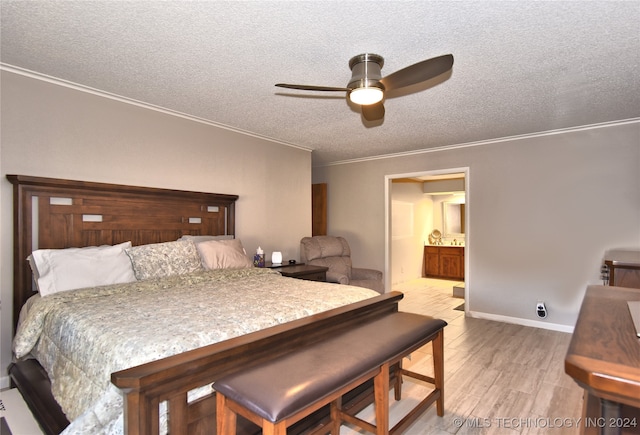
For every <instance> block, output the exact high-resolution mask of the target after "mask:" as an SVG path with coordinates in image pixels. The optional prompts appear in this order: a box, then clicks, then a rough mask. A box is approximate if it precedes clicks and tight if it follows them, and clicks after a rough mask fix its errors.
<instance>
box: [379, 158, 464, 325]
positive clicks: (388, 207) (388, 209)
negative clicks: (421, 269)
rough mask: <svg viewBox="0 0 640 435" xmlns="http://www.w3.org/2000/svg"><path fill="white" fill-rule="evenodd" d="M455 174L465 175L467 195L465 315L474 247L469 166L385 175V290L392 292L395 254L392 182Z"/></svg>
mask: <svg viewBox="0 0 640 435" xmlns="http://www.w3.org/2000/svg"><path fill="white" fill-rule="evenodd" d="M454 173H462V174H464V180H465V185H464V193H465V204H466V206H465V212H466V220H465V249H464V282H465V286H464V300H465V302H466V303H465V306H464V309H465V313H466V312H468V311H469V306H470V303H469V288H470V287H471V285H470V283H471V278H472V275H471V272H472V271H471V269H470V267H469V264H470V261H469V258H470V257H471V256H470V255H469V253H470V252H471V250H470V246H471V245H472V238H471V215H472V212H473V210H472V208H473V207H472V203H471V195H470V191H471V189H470V185H471V178H470V168H469V167H468V166H465V167H458V168H444V169H433V170H424V171H420V172H409V173H401V174H389V175H385V177H384V179H385V184H384V186H385V190H384V201H385V213H384V224H385V225H384V228H385V242H384V276H385V288H386V289H388V291H390V290H391V256H392V255H393V253H392V252H391V238H392V230H391V215H392V197H391V194H392V192H391V190H392V182H393V180H394V179H398V178H412V177H424V176H431V175H446V174H454Z"/></svg>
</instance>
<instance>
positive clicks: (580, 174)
mask: <svg viewBox="0 0 640 435" xmlns="http://www.w3.org/2000/svg"><path fill="white" fill-rule="evenodd" d="M461 167H468V168H469V173H468V178H467V183H468V184H467V198H466V203H467V213H468V220H469V224H468V225H469V227H468V228H469V232H468V234H467V240H466V251H465V255H466V256H467V257H468V263H467V264H468V266H469V267H468V268H467V270H466V277H467V280H466V281H467V291H468V295H467V296H468V297H467V304H468V308H469V310H471V312H472V313H471V314H473V315H476V316H483V317H489V318H494V319H498V320H507V321H514V322H517V323H523V324H533V325H536V326H543V327H549V328H552V329H565V330H570V329H571V327H572V326H573V325H574V324H575V320H576V318H577V315H578V311H579V307H580V303H581V301H582V297H583V295H584V290H585V288H586V286H587V284H597V283H600V279H599V269H600V264H601V261H602V258H603V255H604V252H605V251H606V250H608V249H612V248H620V247H635V248H636V249H637V248H639V247H640V122H638V121H635V122H626V123H625V122H621V123H617V124H612V125H607V126H594V127H590V128H586V127H585V128H582V129H575V130H571V131H566V132H557V133H550V134H540V135H536V136H531V137H526V138H519V139H513V140H504V141H495V142H492V143H486V144H479V145H476V146H461V147H458V148H455V149H449V150H442V151H435V152H424V153H416V154H410V155H404V156H395V157H389V158H381V159H375V160H366V161H361V162H353V163H345V164H336V165H331V166H326V167H318V168H314V169H313V182H314V183H321V182H325V183H327V188H328V191H329V194H328V200H329V206H328V233H329V234H343V235H346V237H347V238H348V239H349V242H350V245H351V248H352V255H353V257H354V258H356V259H357V260H358V262H359V263H361V264H362V263H363V267H371V268H376V269H380V270H384V269H385V266H386V265H385V242H386V240H385V210H386V209H387V208H388V207H389V205H388V204H387V203H386V202H385V201H386V199H385V189H387V186H385V183H386V181H385V180H386V179H385V177H388V176H390V175H395V174H413V173H418V172H424V171H430V170H441V169H448V168H461ZM388 290H390V289H387V291H388ZM538 300H544V301H545V302H546V305H547V308H548V310H549V315H548V317H547V318H546V319H545V320H544V321H540V322H538V320H539V319H538V318H537V317H536V315H535V303H536V302H537V301H538Z"/></svg>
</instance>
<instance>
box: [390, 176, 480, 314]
mask: <svg viewBox="0 0 640 435" xmlns="http://www.w3.org/2000/svg"><path fill="white" fill-rule="evenodd" d="M385 186H386V188H385V204H386V211H385V231H386V234H385V236H386V237H385V280H386V282H385V287H386V288H387V289H393V288H394V285H398V284H399V283H402V282H406V281H407V280H411V279H418V278H422V277H425V274H426V271H425V266H426V264H425V256H424V255H425V251H426V250H427V249H426V247H428V248H429V251H430V252H431V255H433V254H436V255H437V254H438V250H440V251H442V255H443V256H442V260H443V263H442V266H441V273H442V276H441V279H446V280H450V281H457V282H458V283H457V285H456V287H457V289H454V288H452V294H453V293H454V291H455V293H456V297H459V298H464V300H462V299H460V302H461V303H463V302H464V301H468V300H469V294H468V289H469V282H470V274H469V252H470V251H469V246H470V245H469V244H470V240H471V239H470V237H469V235H470V226H471V225H470V221H471V219H470V218H471V207H470V200H469V199H470V198H469V168H468V167H464V168H449V169H439V170H432V171H423V172H416V173H406V174H394V175H387V176H386V177H385ZM452 204H457V205H458V209H460V208H462V210H464V212H463V213H462V216H464V218H463V219H462V221H460V222H449V224H448V225H447V222H446V220H445V218H446V210H451V207H452ZM461 204H464V205H463V206H462V207H460V205H461ZM449 215H450V216H449V217H450V218H451V217H456V218H457V219H458V220H460V214H459V213H458V214H456V213H452V212H451V211H450V212H449ZM456 224H457V228H456ZM438 233H439V235H440V238H439V239H438V238H435V237H433V236H435V235H438ZM450 247H455V249H450ZM439 248H440V249H439ZM448 248H449V249H448ZM452 254H455V255H452ZM460 254H461V256H459V257H458V258H455V256H456V255H460ZM454 260H455V261H454ZM456 262H457V263H456ZM434 264H439V263H438V260H437V259H436V260H435V263H434V260H433V259H432V261H431V263H430V265H431V266H433V265H434ZM436 267H437V266H436ZM456 271H458V272H456ZM460 273H461V275H459V274H460ZM426 275H427V276H428V277H429V278H438V276H435V275H434V272H433V270H430V271H429V273H427V274H426ZM460 278H461V279H460ZM467 310H468V304H465V311H467Z"/></svg>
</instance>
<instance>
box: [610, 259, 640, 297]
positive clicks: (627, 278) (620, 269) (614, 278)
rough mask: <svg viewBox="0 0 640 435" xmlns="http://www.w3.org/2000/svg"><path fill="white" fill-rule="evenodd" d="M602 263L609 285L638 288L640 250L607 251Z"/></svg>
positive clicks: (639, 281) (639, 282) (639, 284)
mask: <svg viewBox="0 0 640 435" xmlns="http://www.w3.org/2000/svg"><path fill="white" fill-rule="evenodd" d="M604 264H605V265H606V266H607V268H608V273H609V285H610V286H616V287H629V288H640V251H624V250H612V251H607V252H606V253H605V255H604Z"/></svg>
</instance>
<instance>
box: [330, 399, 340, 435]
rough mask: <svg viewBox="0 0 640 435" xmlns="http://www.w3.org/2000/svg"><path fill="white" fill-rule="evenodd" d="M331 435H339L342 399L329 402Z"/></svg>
mask: <svg viewBox="0 0 640 435" xmlns="http://www.w3.org/2000/svg"><path fill="white" fill-rule="evenodd" d="M330 409H331V435H340V426H342V397H338V398H337V399H336V400H334V401H333V402H331V407H330Z"/></svg>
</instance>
